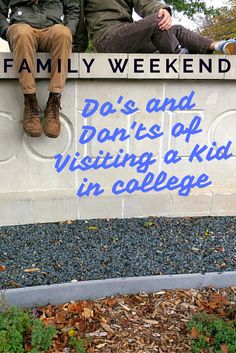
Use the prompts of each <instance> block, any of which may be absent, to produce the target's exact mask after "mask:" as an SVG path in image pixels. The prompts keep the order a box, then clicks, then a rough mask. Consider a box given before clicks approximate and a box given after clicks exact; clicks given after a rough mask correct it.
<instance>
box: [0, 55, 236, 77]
mask: <svg viewBox="0 0 236 353" xmlns="http://www.w3.org/2000/svg"><path fill="white" fill-rule="evenodd" d="M49 58H50V56H49V54H48V53H39V54H37V60H36V63H38V65H39V67H41V66H40V65H41V64H42V65H45V64H46V62H47V60H48V59H49ZM12 60H13V59H12V54H11V53H0V79H15V78H17V77H18V76H17V72H16V70H15V69H14V68H13V67H11V66H13V62H12ZM117 62H119V63H120V65H121V68H122V70H121V72H120V71H119V70H118V71H117V70H115V72H114V71H113V70H112V66H113V67H114V64H115V63H117ZM90 64H91V66H90ZM88 66H90V72H88V71H87V67H88ZM207 67H208V69H209V70H210V71H211V72H208V69H207ZM69 71H70V72H69V73H68V78H69V79H78V78H81V79H142V80H143V79H149V80H150V79H151V80H159V79H172V80H176V79H181V80H189V79H194V80H235V79H236V56H225V55H199V54H196V55H190V54H189V55H174V54H169V55H166V54H98V53H81V54H77V53H73V54H72V56H71V60H70V63H69ZM49 76H50V73H48V69H45V70H43V69H42V68H41V69H40V72H39V73H37V74H36V77H37V78H41V79H44V78H49Z"/></svg>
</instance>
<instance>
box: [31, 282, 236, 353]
mask: <svg viewBox="0 0 236 353" xmlns="http://www.w3.org/2000/svg"><path fill="white" fill-rule="evenodd" d="M235 303H236V287H231V288H229V289H214V288H206V289H203V290H195V289H190V290H163V291H160V292H157V293H151V294H147V293H144V292H142V293H139V294H137V295H125V296H115V297H110V298H103V299H99V300H94V301H88V300H80V301H76V302H75V301H73V302H70V303H66V304H63V305H57V306H52V305H47V306H45V307H40V308H37V309H34V314H35V315H37V317H39V318H40V319H41V320H42V322H43V323H44V324H45V325H46V326H48V325H53V326H55V327H56V329H57V330H58V334H57V336H56V337H55V339H54V343H53V349H51V350H50V351H48V353H75V352H76V351H75V349H73V348H71V347H70V345H69V340H70V338H71V337H76V338H77V339H78V340H81V341H83V342H85V351H86V352H87V353H178V352H182V353H188V352H191V338H195V339H197V337H198V332H197V330H196V329H195V328H193V329H192V330H191V331H189V330H188V328H187V324H188V322H189V320H190V319H191V317H192V315H194V314H195V313H197V312H206V313H209V314H215V315H218V316H220V317H222V318H226V319H229V313H230V312H231V311H230V310H231V308H232V306H234V305H235ZM230 315H232V313H231V314H230ZM234 316H235V312H234ZM231 319H232V317H231ZM222 352H223V353H224V352H227V347H226V346H224V345H222ZM204 353H205V352H204Z"/></svg>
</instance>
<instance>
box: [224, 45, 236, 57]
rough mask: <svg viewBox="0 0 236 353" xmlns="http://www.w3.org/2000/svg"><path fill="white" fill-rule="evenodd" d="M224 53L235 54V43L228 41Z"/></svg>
mask: <svg viewBox="0 0 236 353" xmlns="http://www.w3.org/2000/svg"><path fill="white" fill-rule="evenodd" d="M225 54H226V55H236V43H228V44H226V47H225Z"/></svg>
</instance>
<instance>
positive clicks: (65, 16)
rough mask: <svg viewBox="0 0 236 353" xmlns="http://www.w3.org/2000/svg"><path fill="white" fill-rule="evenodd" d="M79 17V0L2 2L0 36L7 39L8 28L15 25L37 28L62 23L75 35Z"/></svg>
mask: <svg viewBox="0 0 236 353" xmlns="http://www.w3.org/2000/svg"><path fill="white" fill-rule="evenodd" d="M9 9H10V10H11V12H10V15H9V16H8V14H9ZM79 17H80V6H79V0H62V1H60V0H36V1H35V0H33V1H32V0H10V1H7V0H0V36H1V37H2V38H3V39H6V31H7V28H8V26H9V24H13V23H27V24H29V25H31V26H32V27H36V28H46V27H50V26H52V25H54V24H56V23H62V24H64V25H66V26H68V27H69V28H70V30H71V33H72V35H74V34H75V31H76V27H77V25H78V22H79ZM7 18H9V22H8V21H7Z"/></svg>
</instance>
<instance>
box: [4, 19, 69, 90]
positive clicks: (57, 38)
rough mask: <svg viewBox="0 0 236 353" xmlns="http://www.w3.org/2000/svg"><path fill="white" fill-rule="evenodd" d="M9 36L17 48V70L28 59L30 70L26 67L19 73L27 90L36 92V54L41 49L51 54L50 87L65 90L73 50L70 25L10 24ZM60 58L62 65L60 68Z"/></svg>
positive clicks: (15, 48) (14, 50)
mask: <svg viewBox="0 0 236 353" xmlns="http://www.w3.org/2000/svg"><path fill="white" fill-rule="evenodd" d="M7 39H8V41H9V45H10V48H11V50H12V52H13V57H14V63H15V66H16V69H17V71H18V72H19V68H20V67H21V65H22V61H23V60H26V61H27V64H28V67H29V69H30V72H28V70H26V69H23V70H22V71H21V72H20V73H19V81H20V85H21V88H22V91H23V93H24V94H30V93H35V91H36V87H35V56H36V52H37V51H46V52H49V53H50V54H51V80H50V84H49V88H48V90H49V91H50V92H53V93H61V92H62V91H63V88H64V85H65V81H66V75H67V69H68V58H69V57H70V55H71V51H72V34H71V31H70V29H69V28H68V27H66V26H64V25H62V24H55V25H53V26H51V27H48V28H43V29H38V28H34V27H31V26H30V25H28V24H25V23H16V24H12V25H11V26H9V29H8V32H7ZM58 61H59V62H61V64H60V66H61V69H60V70H58Z"/></svg>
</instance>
